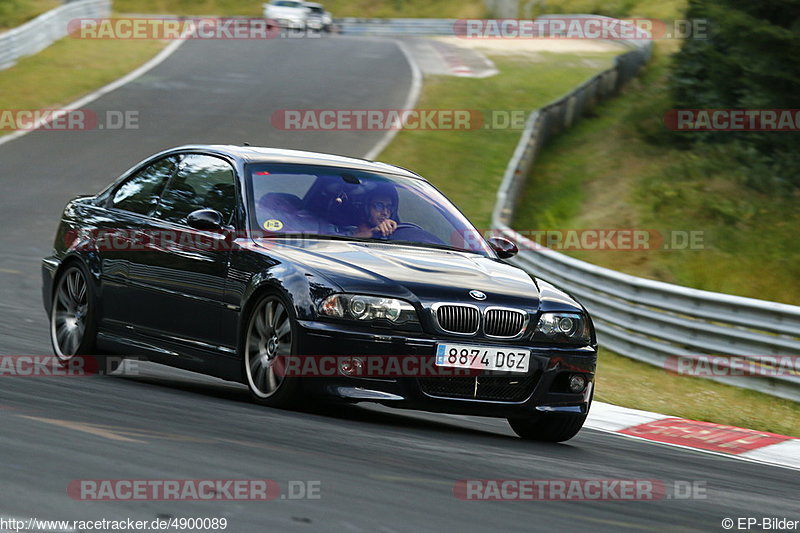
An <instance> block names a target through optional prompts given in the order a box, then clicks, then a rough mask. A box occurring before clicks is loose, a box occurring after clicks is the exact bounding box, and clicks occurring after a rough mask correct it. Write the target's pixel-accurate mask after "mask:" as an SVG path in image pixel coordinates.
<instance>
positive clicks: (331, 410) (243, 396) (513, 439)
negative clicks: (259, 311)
mask: <svg viewBox="0 0 800 533" xmlns="http://www.w3.org/2000/svg"><path fill="white" fill-rule="evenodd" d="M106 378H114V379H121V380H124V381H126V382H131V383H137V384H144V385H150V386H155V387H159V388H163V389H168V390H178V391H183V392H188V393H192V394H198V395H201V396H205V397H207V398H212V399H219V400H224V401H228V402H230V401H232V402H236V403H238V404H240V405H241V407H242V408H244V409H247V410H248V411H249V414H254V413H255V414H258V413H259V412H261V413H263V415H264V416H265V417H268V416H270V415H274V414H275V413H276V412H280V413H281V414H284V415H288V416H292V417H294V416H297V417H308V416H311V417H322V418H325V419H337V420H341V421H342V422H346V423H354V424H359V425H369V426H373V427H383V428H384V429H387V430H393V429H402V430H403V431H408V430H414V431H420V432H424V433H429V432H435V433H437V434H438V435H439V436H445V437H452V436H458V437H465V436H470V437H473V438H488V439H502V440H503V441H504V443H505V445H506V446H507V445H508V444H509V443H515V444H517V445H518V446H519V448H520V449H530V447H531V446H534V447H541V448H547V449H554V448H557V449H560V450H563V451H565V452H567V451H569V450H575V451H579V450H580V448H575V447H574V446H573V445H571V444H568V443H543V442H529V441H523V440H521V439H519V438H518V437H517V436H515V435H513V434H511V433H510V429H507V430H506V429H500V428H505V426H504V424H505V422H504V421H502V420H500V419H490V418H488V419H483V420H488V421H492V420H496V421H497V423H492V422H486V423H479V422H475V419H476V418H480V417H469V419H468V418H466V417H465V418H462V417H457V416H454V415H446V414H434V413H427V412H423V411H409V410H404V409H398V410H397V411H396V412H388V409H394V408H392V407H386V408H383V407H379V408H378V409H376V408H375V407H373V406H375V405H376V404H373V403H366V404H354V403H348V402H345V401H337V400H335V399H327V398H321V397H320V398H315V399H313V400H311V401H310V402H309V403H307V404H305V405H303V406H302V407H299V408H295V409H291V410H288V409H275V408H270V407H264V406H261V405H258V404H256V403H254V402H253V401H252V400H251V397H250V393H249V391H248V390H247V386H246V385H243V384H240V383H235V382H231V381H224V380H221V379H217V378H213V377H209V376H205V375H202V374H196V373H193V372H186V371H180V370H176V369H174V368H169V367H163V366H161V365H152V364H148V365H147V366H146V367H145V369H144V371H143V372H142V373H141V374H140V375H111V376H106ZM428 416H431V417H438V416H441V417H442V418H441V419H439V418H437V419H430V418H427V417H428ZM476 426H477V427H476ZM515 447H517V446H515Z"/></svg>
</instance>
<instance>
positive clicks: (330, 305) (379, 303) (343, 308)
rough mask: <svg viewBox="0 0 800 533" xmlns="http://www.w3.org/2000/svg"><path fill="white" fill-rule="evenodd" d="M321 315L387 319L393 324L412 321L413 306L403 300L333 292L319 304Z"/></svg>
mask: <svg viewBox="0 0 800 533" xmlns="http://www.w3.org/2000/svg"><path fill="white" fill-rule="evenodd" d="M319 311H320V313H322V314H323V315H326V316H332V317H336V318H349V319H351V320H359V321H367V320H388V321H390V322H392V323H395V324H403V323H405V322H414V321H416V320H417V313H416V311H414V306H412V305H411V304H410V303H408V302H405V301H403V300H396V299H394V298H380V297H377V296H363V295H361V294H334V295H332V296H329V297H328V298H326V299H325V301H324V302H322V304H321V305H320V306H319Z"/></svg>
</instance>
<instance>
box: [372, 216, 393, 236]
mask: <svg viewBox="0 0 800 533" xmlns="http://www.w3.org/2000/svg"><path fill="white" fill-rule="evenodd" d="M396 229H397V222H395V221H394V220H392V219H391V218H387V219H386V220H384V221H383V222H381V223H380V224H378V225H377V226H375V227H374V228H372V231H373V232H380V234H381V235H383V236H384V237H388V236H389V235H391V234H392V233H394V230H396Z"/></svg>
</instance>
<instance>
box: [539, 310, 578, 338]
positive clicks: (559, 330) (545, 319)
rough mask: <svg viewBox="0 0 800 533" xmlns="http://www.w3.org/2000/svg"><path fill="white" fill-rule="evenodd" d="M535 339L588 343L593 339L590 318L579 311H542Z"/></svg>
mask: <svg viewBox="0 0 800 533" xmlns="http://www.w3.org/2000/svg"><path fill="white" fill-rule="evenodd" d="M533 338H534V340H543V341H547V342H563V343H570V344H588V343H589V342H591V340H592V335H591V331H590V329H589V320H588V319H587V317H585V316H584V315H582V314H577V313H542V316H540V317H539V323H538V324H537V325H536V332H535V333H534V336H533Z"/></svg>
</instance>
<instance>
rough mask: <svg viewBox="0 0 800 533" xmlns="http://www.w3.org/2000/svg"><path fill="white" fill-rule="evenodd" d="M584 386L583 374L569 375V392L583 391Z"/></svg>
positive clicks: (584, 378)
mask: <svg viewBox="0 0 800 533" xmlns="http://www.w3.org/2000/svg"><path fill="white" fill-rule="evenodd" d="M585 388H586V377H585V376H584V375H583V374H572V375H571V376H570V377H569V390H570V392H575V393H578V392H583V391H584V389H585Z"/></svg>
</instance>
